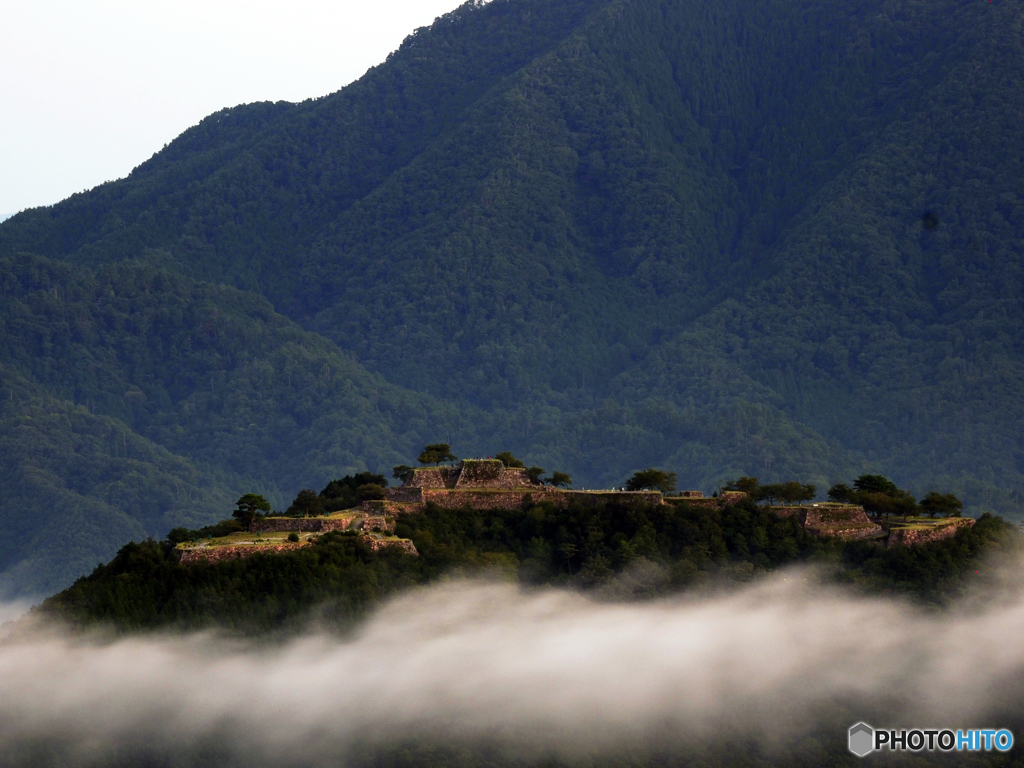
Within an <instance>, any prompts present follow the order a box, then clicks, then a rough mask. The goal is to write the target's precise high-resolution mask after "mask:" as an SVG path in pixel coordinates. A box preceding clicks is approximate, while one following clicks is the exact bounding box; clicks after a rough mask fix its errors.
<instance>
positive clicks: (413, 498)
mask: <svg viewBox="0 0 1024 768" xmlns="http://www.w3.org/2000/svg"><path fill="white" fill-rule="evenodd" d="M388 501H391V502H396V503H398V504H422V503H423V488H422V487H421V486H418V485H400V486H399V487H397V488H388ZM366 504H367V502H365V501H364V502H363V506H364V507H365V506H366Z"/></svg>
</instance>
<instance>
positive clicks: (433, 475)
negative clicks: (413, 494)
mask: <svg viewBox="0 0 1024 768" xmlns="http://www.w3.org/2000/svg"><path fill="white" fill-rule="evenodd" d="M458 479H459V468H458V467H420V468H417V469H414V470H413V471H412V472H411V473H410V474H409V477H408V478H407V479H406V481H405V482H404V483H403V486H405V487H412V488H454V487H455V482H456V481H457V480H458Z"/></svg>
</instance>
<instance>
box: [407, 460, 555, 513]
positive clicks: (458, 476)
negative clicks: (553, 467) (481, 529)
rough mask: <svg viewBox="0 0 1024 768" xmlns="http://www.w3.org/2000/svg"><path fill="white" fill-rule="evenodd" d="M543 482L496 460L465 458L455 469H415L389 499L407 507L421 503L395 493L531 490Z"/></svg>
mask: <svg viewBox="0 0 1024 768" xmlns="http://www.w3.org/2000/svg"><path fill="white" fill-rule="evenodd" d="M542 486H543V483H540V482H539V481H536V480H531V479H530V476H529V475H528V474H526V470H525V469H523V468H521V467H506V466H505V465H504V464H503V463H502V462H501V461H499V460H498V459H466V460H464V461H462V462H460V463H459V464H458V465H457V466H454V467H424V468H420V469H414V470H413V471H412V473H411V474H410V475H409V477H408V478H407V479H406V480H405V482H404V483H403V484H402V486H401V488H395V489H391V490H389V491H388V499H390V500H392V501H399V500H400V501H402V502H403V503H407V504H417V503H420V502H421V501H422V500H421V499H415V498H409V499H405V498H403V499H399V498H398V497H397V496H396V495H395V494H394V492H395V491H402V490H406V491H407V492H408V493H409V494H410V496H411V495H412V494H413V493H414V491H412V490H411V489H415V488H430V489H441V488H448V489H455V488H507V489H511V488H530V487H538V488H539V487H542Z"/></svg>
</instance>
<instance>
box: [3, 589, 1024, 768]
mask: <svg viewBox="0 0 1024 768" xmlns="http://www.w3.org/2000/svg"><path fill="white" fill-rule="evenodd" d="M1019 572H1020V569H1015V571H1014V573H1019ZM1005 583H1006V584H1007V585H1013V584H1014V583H1020V580H1019V579H1016V577H1015V576H1013V574H1010V577H1009V578H1007V579H1006V582H1005ZM2 615H3V614H2V613H0V616H2ZM29 621H30V619H29ZM1021 637H1024V595H1022V594H1020V591H1019V590H1018V589H1016V588H1014V587H1012V586H1006V587H998V588H995V587H993V588H991V589H990V590H989V591H988V592H987V593H984V594H978V595H975V596H972V597H970V598H968V599H966V600H964V601H963V602H962V604H960V605H958V606H955V607H953V608H951V609H947V610H942V611H937V610H932V611H929V610H925V609H920V608H915V607H912V606H911V605H909V604H907V603H905V602H903V601H902V600H896V599H879V598H864V597H858V596H855V595H853V594H850V593H848V592H843V591H840V590H838V589H836V588H830V587H826V586H823V585H821V584H820V583H819V582H818V581H817V580H816V579H815V578H814V576H813V574H812V573H811V572H809V571H803V570H792V571H788V572H785V573H782V574H779V575H776V576H773V577H771V578H770V579H767V580H763V581H760V582H758V583H755V584H753V585H750V586H748V587H746V588H743V589H741V590H739V591H734V592H731V593H727V594H718V595H713V596H704V597H701V598H691V599H683V598H676V599H665V600H658V601H647V602H640V603H614V602H602V601H598V600H594V599H591V598H588V597H587V596H583V595H580V594H576V593H571V592H565V591H559V590H554V589H548V590H539V591H538V590H532V591H525V590H522V589H520V588H518V587H516V586H513V585H508V584H496V583H488V582H479V581H477V582H474V581H459V582H449V583H445V584H442V585H436V586H432V587H427V588H422V589H417V590H413V591H410V592H407V593H405V594H404V595H402V596H400V597H399V598H397V599H395V600H393V601H392V602H390V603H388V604H387V605H385V606H383V607H382V608H381V609H380V610H379V611H378V612H377V613H376V614H375V615H374V616H373V617H371V618H370V619H369V620H368V621H366V622H365V623H364V624H363V625H362V626H361V627H360V629H359V630H358V632H357V633H355V634H354V635H348V636H345V637H341V636H338V635H337V634H333V633H331V632H329V631H324V630H318V629H310V630H309V631H308V632H307V633H306V634H304V635H302V636H300V637H296V638H292V639H290V640H287V641H283V642H282V641H278V642H275V643H272V644H268V643H265V642H255V641H240V640H238V639H229V638H225V637H223V636H218V635H217V634H213V633H206V634H194V635H187V636H182V635H176V636H170V635H157V636H154V635H147V636H134V637H120V638H113V637H110V636H103V635H89V636H86V637H83V636H81V635H73V634H70V633H67V632H65V631H62V630H61V629H60V628H58V627H54V626H41V625H33V626H32V627H31V628H27V627H26V624H25V621H23V622H22V623H21V625H20V626H19V627H18V629H17V631H14V632H9V633H8V636H7V637H6V638H5V639H3V640H2V641H0V755H7V756H8V757H9V758H11V759H12V760H15V758H16V756H18V755H23V754H28V753H29V752H26V750H29V751H30V747H31V746H32V745H38V744H40V743H45V744H47V745H49V746H48V747H47V748H48V749H49V750H51V751H50V752H48V753H47V754H57V755H60V756H62V757H61V759H64V760H69V761H71V762H73V763H75V764H77V763H81V764H89V763H90V762H92V761H96V762H102V761H103V760H107V759H110V758H111V755H114V754H116V755H125V754H128V755H130V754H132V751H133V750H143V751H148V752H149V753H153V752H159V751H160V750H169V751H174V750H182V749H189V748H191V747H192V746H194V745H198V744H202V743H209V742H210V741H211V740H215V741H216V743H217V744H218V745H220V746H221V748H223V749H225V750H227V751H228V752H229V753H230V754H232V755H238V756H242V757H244V758H245V759H246V760H249V761H251V762H253V763H257V762H262V761H266V763H267V764H273V765H278V764H285V763H289V764H290V763H292V762H296V761H297V762H300V763H306V764H318V763H319V762H320V761H328V762H330V761H336V760H337V759H338V758H343V757H344V756H345V754H346V753H347V751H348V750H349V749H350V748H351V747H352V745H353V744H356V743H361V744H364V745H365V744H367V743H373V741H374V740H375V739H376V740H381V741H382V742H384V741H389V740H390V741H394V740H395V739H396V738H399V737H400V738H406V737H415V736H416V735H417V734H429V735H430V737H431V738H435V739H436V738H438V737H444V738H453V739H460V740H468V741H471V742H479V741H487V742H488V743H497V744H500V745H502V747H503V748H506V749H514V750H521V751H523V752H524V753H525V754H536V755H540V754H546V755H555V756H562V757H572V756H574V755H575V756H580V755H583V756H586V755H591V756H593V755H595V754H598V755H599V754H601V753H604V752H611V751H614V750H616V749H621V748H622V747H623V745H631V744H633V745H635V744H650V743H652V742H664V741H667V742H671V741H672V740H673V739H682V740H685V739H691V740H692V739H702V738H714V737H715V734H716V733H722V732H725V731H729V732H732V733H736V732H737V730H741V731H742V732H743V733H744V734H746V735H748V736H751V737H752V738H755V739H759V740H761V741H762V742H763V743H764V745H765V749H769V750H770V749H772V748H778V747H780V746H782V747H784V746H785V744H786V742H787V739H790V738H796V737H797V736H798V735H799V734H800V733H802V732H804V731H806V730H807V729H808V728H812V727H813V724H814V723H815V722H816V718H817V716H818V714H819V713H820V712H822V711H826V710H828V709H829V708H830V707H835V706H837V703H840V702H841V703H842V705H843V706H844V707H847V708H851V709H850V711H852V712H859V711H863V712H864V713H865V715H864V717H865V718H866V717H868V716H869V715H871V716H874V717H878V716H882V715H879V713H885V714H884V716H886V717H890V718H893V719H894V720H896V721H897V722H894V723H892V725H903V726H904V727H913V726H929V727H930V726H943V727H945V726H951V727H987V726H989V725H992V724H991V723H988V722H987V721H986V720H985V718H986V717H993V716H995V714H994V713H995V711H996V709H998V708H1002V709H1003V710H1005V707H1006V706H1007V702H1008V701H1020V696H1018V695H1017V691H1018V690H1022V688H1021V685H1020V683H1021V672H1022V670H1024V644H1022V643H1021V642H1020V638H1021ZM858 707H860V708H861V709H860V710H858ZM967 720H970V722H967ZM851 724H852V723H851ZM874 724H875V725H879V726H888V725H889V724H887V723H877V722H876V723H874ZM837 738H844V736H843V734H842V733H840V734H838V735H837ZM12 764H13V763H12ZM126 764H130V761H129V762H128V763H126Z"/></svg>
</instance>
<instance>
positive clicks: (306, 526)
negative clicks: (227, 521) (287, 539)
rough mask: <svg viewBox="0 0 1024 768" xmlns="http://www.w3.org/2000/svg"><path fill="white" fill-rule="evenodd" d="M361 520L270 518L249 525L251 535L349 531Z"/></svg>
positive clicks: (345, 518)
mask: <svg viewBox="0 0 1024 768" xmlns="http://www.w3.org/2000/svg"><path fill="white" fill-rule="evenodd" d="M359 519H360V518H358V517H268V518H265V519H263V520H253V521H252V523H251V524H250V525H249V533H281V532H282V531H301V532H303V533H327V532H328V531H347V530H348V529H349V528H351V527H352V524H353V523H354V522H355V521H356V520H359Z"/></svg>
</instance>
